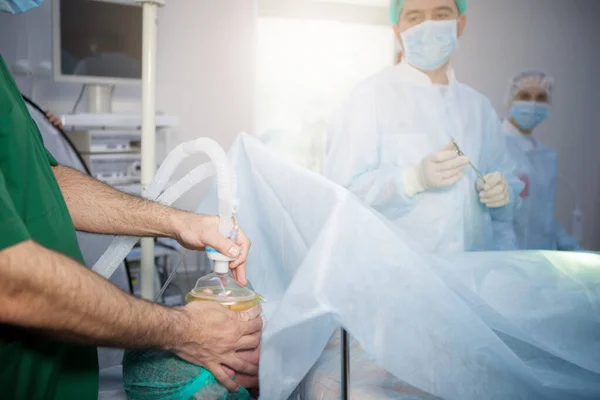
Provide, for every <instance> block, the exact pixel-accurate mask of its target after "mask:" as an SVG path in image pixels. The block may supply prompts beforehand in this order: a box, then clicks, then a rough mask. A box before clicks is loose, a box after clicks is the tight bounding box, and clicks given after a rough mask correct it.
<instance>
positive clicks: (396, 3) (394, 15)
mask: <svg viewBox="0 0 600 400" xmlns="http://www.w3.org/2000/svg"><path fill="white" fill-rule="evenodd" d="M404 3H406V0H390V22H391V23H392V24H397V23H398V21H399V20H400V12H401V11H402V7H404ZM467 3H468V0H456V6H457V7H458V12H459V13H460V14H464V13H466V12H467Z"/></svg>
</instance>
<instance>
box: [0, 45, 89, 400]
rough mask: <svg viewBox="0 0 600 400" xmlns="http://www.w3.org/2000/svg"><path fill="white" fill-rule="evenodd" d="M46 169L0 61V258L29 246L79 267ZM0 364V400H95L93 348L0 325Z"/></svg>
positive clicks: (46, 159) (47, 158)
mask: <svg viewBox="0 0 600 400" xmlns="http://www.w3.org/2000/svg"><path fill="white" fill-rule="evenodd" d="M51 165H52V166H56V165H57V162H56V160H55V159H54V158H53V157H52V156H51V155H50V153H48V151H47V150H46V149H45V147H44V144H43V142H42V137H41V134H40V132H39V130H38V128H37V126H36V124H35V122H34V121H33V120H32V119H31V117H30V115H29V112H28V110H27V108H26V106H25V103H24V102H23V98H22V97H21V94H20V92H19V90H18V88H17V85H16V84H15V82H14V80H13V79H12V77H11V76H10V74H9V72H8V69H7V68H6V64H5V63H4V60H3V59H2V57H1V56H0V251H2V250H3V249H6V248H8V247H11V246H13V245H16V244H18V243H20V242H23V241H25V240H34V241H36V242H37V243H39V244H41V245H42V246H44V247H47V248H49V249H52V250H54V251H57V252H60V253H62V254H64V255H66V256H68V257H71V258H72V259H74V260H77V261H78V262H80V263H82V264H83V257H82V255H81V251H80V250H79V246H78V244H77V237H76V235H75V228H74V227H73V221H72V220H71V217H70V215H69V212H68V210H67V206H66V204H65V201H64V199H63V196H62V194H61V192H60V188H59V186H58V183H57V182H56V179H55V178H54V174H53V173H52V169H51V168H50V166H51ZM44 267H45V266H44V265H38V266H37V268H44ZM82 295H83V294H82ZM0 362H1V365H0V398H1V399H14V400H21V399H22V400H33V399H48V400H50V399H52V400H58V399H78V400H81V399H83V400H86V399H97V398H98V360H97V353H96V349H95V348H93V347H83V346H75V345H71V344H66V343H62V342H58V341H55V340H52V339H49V338H47V337H45V336H43V335H40V334H37V333H35V332H32V331H26V330H24V329H20V328H17V327H14V326H8V325H2V324H0Z"/></svg>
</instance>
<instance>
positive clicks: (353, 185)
mask: <svg viewBox="0 0 600 400" xmlns="http://www.w3.org/2000/svg"><path fill="white" fill-rule="evenodd" d="M449 80H450V84H449V85H446V86H442V85H434V84H432V83H431V80H430V79H429V78H428V77H427V75H425V74H424V73H422V72H420V71H418V70H417V69H415V68H413V67H411V66H410V65H408V64H407V63H401V64H399V65H398V66H395V67H392V68H389V69H387V70H384V71H383V72H381V73H380V74H378V75H376V76H374V77H372V78H370V79H369V80H367V81H366V82H364V83H362V84H360V85H359V86H358V87H357V88H356V89H355V90H354V91H353V93H352V94H351V96H350V99H349V101H348V103H347V104H346V107H345V111H344V113H343V115H342V118H341V119H340V121H339V123H338V124H336V125H335V126H334V128H333V129H334V130H337V132H334V133H333V134H332V135H331V136H332V137H334V139H333V143H332V145H331V147H330V151H329V155H328V159H327V163H326V170H325V175H326V176H327V177H328V178H330V179H331V180H333V181H334V182H336V183H338V184H341V185H342V186H344V187H347V188H348V189H349V190H350V191H351V192H352V193H354V194H355V195H357V196H358V197H359V198H360V199H361V200H362V201H363V202H365V203H366V204H368V205H369V206H371V207H372V208H374V209H375V210H377V211H379V212H380V213H381V214H383V215H384V216H385V217H387V218H388V219H390V220H392V221H393V222H394V223H395V224H396V225H397V226H398V227H400V228H401V229H403V230H405V231H407V232H410V234H411V235H412V236H413V237H415V238H418V241H419V244H420V245H421V246H422V247H423V249H424V250H426V251H433V252H454V251H464V250H492V249H502V250H509V249H514V248H516V243H510V244H509V245H504V246H503V247H502V248H499V247H498V246H497V245H496V244H495V243H494V240H493V239H494V235H493V228H492V223H491V221H492V219H493V220H496V221H503V222H506V223H507V226H508V229H510V227H511V226H512V223H510V222H511V221H512V218H513V208H514V202H515V199H516V197H517V196H516V195H517V194H518V193H519V192H520V191H521V188H522V186H523V185H522V183H521V182H520V181H519V180H518V179H517V178H516V176H515V175H514V173H513V172H514V163H513V162H512V161H511V159H510V158H509V157H508V156H507V153H506V151H505V147H506V144H505V141H504V140H503V139H502V136H501V133H500V132H501V124H500V119H499V118H498V116H497V114H496V113H495V111H494V109H493V108H492V106H491V104H490V103H489V101H488V100H487V99H486V98H485V97H484V96H482V95H481V94H479V93H477V92H476V91H475V90H473V89H472V88H470V87H468V86H466V85H464V84H461V83H459V82H457V81H456V79H455V78H454V75H453V73H452V71H450V73H449ZM451 138H454V139H455V140H456V142H457V143H458V144H459V146H460V147H461V149H462V150H463V152H464V153H465V154H466V155H467V156H469V158H470V160H471V161H472V162H473V163H474V164H475V165H476V166H477V167H478V168H479V170H480V171H481V172H482V173H484V174H486V173H490V172H495V171H498V172H501V173H502V174H503V175H504V176H505V178H506V179H507V181H508V182H509V184H510V186H511V202H510V203H509V204H508V205H507V206H505V207H502V208H498V209H488V208H487V207H486V206H485V205H483V204H481V203H480V201H479V196H478V193H477V190H476V182H477V179H478V178H477V175H476V174H475V172H474V171H473V170H472V169H470V168H467V169H466V170H465V175H464V177H463V178H462V179H461V180H460V181H459V182H457V183H456V184H455V185H453V186H450V187H446V188H441V189H436V190H430V191H426V192H424V193H420V194H418V195H416V196H414V197H412V198H411V197H409V196H407V194H406V191H405V189H404V187H403V181H402V178H401V177H402V175H401V170H402V168H404V167H408V166H412V165H416V164H418V163H419V162H420V161H421V160H422V159H423V158H425V157H427V156H428V155H430V154H432V153H434V152H435V151H437V150H438V149H440V148H442V147H444V146H445V145H447V144H448V143H450V140H451Z"/></svg>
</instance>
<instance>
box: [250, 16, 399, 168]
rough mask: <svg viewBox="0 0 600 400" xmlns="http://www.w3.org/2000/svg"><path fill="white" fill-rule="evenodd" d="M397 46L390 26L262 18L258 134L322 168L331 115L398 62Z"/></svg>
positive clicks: (306, 163)
mask: <svg viewBox="0 0 600 400" xmlns="http://www.w3.org/2000/svg"><path fill="white" fill-rule="evenodd" d="M393 44H394V41H393V35H392V31H391V29H390V27H389V26H383V25H381V26H379V25H366V24H365V25H362V24H351V23H341V22H337V21H330V20H318V21H317V20H300V19H284V18H270V17H261V18H259V20H258V43H257V54H258V68H257V110H256V125H257V126H256V128H257V133H258V135H259V136H260V137H261V138H262V139H263V140H264V141H265V142H267V143H268V144H269V145H272V146H273V147H275V148H277V149H278V150H279V151H280V152H283V153H284V154H286V155H287V156H289V157H291V158H292V159H294V160H295V161H296V162H298V163H300V164H302V165H304V166H305V167H308V168H311V169H313V170H317V171H318V170H320V166H321V164H322V157H323V155H324V150H325V148H324V147H325V144H324V143H325V131H326V123H327V121H328V120H329V119H330V117H331V114H332V113H333V112H334V111H335V110H336V109H337V108H339V107H340V106H341V104H342V101H343V99H344V98H345V97H346V96H347V94H348V93H349V91H350V90H351V88H352V87H353V86H355V85H356V84H357V83H358V82H360V81H361V80H363V79H365V78H367V77H369V76H371V75H373V74H375V73H377V72H379V71H380V70H382V69H383V68H385V67H387V66H390V65H392V62H393V57H394V46H393Z"/></svg>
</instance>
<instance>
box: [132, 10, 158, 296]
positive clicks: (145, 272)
mask: <svg viewBox="0 0 600 400" xmlns="http://www.w3.org/2000/svg"><path fill="white" fill-rule="evenodd" d="M137 1H138V3H141V4H142V7H143V10H142V13H143V32H142V159H141V164H142V171H141V183H142V193H144V192H145V191H146V188H147V187H148V185H149V184H150V182H152V177H153V176H154V173H155V170H156V41H157V22H158V21H157V15H158V6H159V5H164V1H161V0H137ZM140 267H141V292H142V297H143V298H145V299H148V300H152V299H153V298H154V240H153V239H152V238H142V240H141V261H140Z"/></svg>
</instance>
